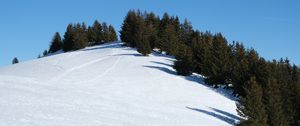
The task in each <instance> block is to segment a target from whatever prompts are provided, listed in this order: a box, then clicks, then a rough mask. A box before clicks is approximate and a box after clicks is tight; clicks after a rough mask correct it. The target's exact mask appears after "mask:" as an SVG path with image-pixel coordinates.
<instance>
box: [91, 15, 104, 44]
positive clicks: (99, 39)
mask: <svg viewBox="0 0 300 126" xmlns="http://www.w3.org/2000/svg"><path fill="white" fill-rule="evenodd" d="M92 36H93V37H92V38H93V39H94V41H95V43H94V44H96V45H98V44H102V43H103V41H104V40H103V27H102V25H101V24H100V22H98V21H97V20H96V21H95V22H94V25H93V35H92Z"/></svg>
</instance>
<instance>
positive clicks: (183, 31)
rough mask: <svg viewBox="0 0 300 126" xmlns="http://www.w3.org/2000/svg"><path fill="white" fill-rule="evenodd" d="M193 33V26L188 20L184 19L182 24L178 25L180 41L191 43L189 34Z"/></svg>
mask: <svg viewBox="0 0 300 126" xmlns="http://www.w3.org/2000/svg"><path fill="white" fill-rule="evenodd" d="M192 34H193V26H192V24H191V22H189V21H188V20H187V19H185V20H184V22H183V24H181V26H180V37H179V38H180V41H181V42H183V43H185V44H187V45H191V41H192V40H191V36H192Z"/></svg>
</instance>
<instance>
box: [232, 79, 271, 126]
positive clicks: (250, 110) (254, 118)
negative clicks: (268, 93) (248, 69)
mask: <svg viewBox="0 0 300 126" xmlns="http://www.w3.org/2000/svg"><path fill="white" fill-rule="evenodd" d="M245 92H246V97H245V98H241V99H240V101H239V104H238V105H237V106H238V109H237V110H238V113H239V115H241V116H242V117H245V118H246V120H242V121H241V122H240V124H239V125H240V126H268V124H267V117H268V116H267V114H266V111H265V106H264V104H263V102H262V96H263V91H262V88H261V86H260V85H259V84H258V83H257V82H256V79H255V77H252V78H251V79H250V80H249V81H248V82H247V83H246V84H245Z"/></svg>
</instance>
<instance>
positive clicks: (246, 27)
mask: <svg viewBox="0 0 300 126" xmlns="http://www.w3.org/2000/svg"><path fill="white" fill-rule="evenodd" d="M129 9H140V10H142V11H144V10H146V11H153V12H155V13H156V14H158V15H162V14H163V13H164V12H168V13H170V14H171V15H178V16H179V17H180V18H181V20H183V19H184V18H188V19H189V20H190V21H191V22H192V24H193V26H194V28H195V29H199V30H201V31H205V30H209V31H211V32H222V33H223V34H224V35H225V36H226V37H227V39H228V41H230V42H231V41H233V40H237V41H241V42H243V43H244V44H245V45H246V46H247V47H254V48H255V49H256V50H257V51H258V52H259V53H260V55H261V56H263V57H265V58H266V59H274V58H276V59H278V58H280V57H288V58H289V59H290V60H291V61H292V62H293V63H295V64H298V65H299V64H300V34H299V33H300V13H299V12H300V2H299V0H277V1H275V0H269V1H268V0H248V1H246V0H244V1H243V0H226V2H225V0H206V1H203V0H82V1H79V0H47V1H46V0H1V2H0V44H1V45H0V67H2V66H5V65H9V64H11V60H12V59H13V57H18V58H19V60H21V61H27V60H31V59H35V58H36V57H37V55H38V54H39V53H42V52H43V50H45V49H48V47H49V43H50V41H51V39H52V37H53V35H54V32H56V31H58V32H60V33H61V35H62V36H63V34H64V31H65V28H66V26H67V24H68V23H71V22H74V23H75V22H82V21H84V22H86V23H87V24H89V25H90V24H92V23H93V21H94V20H95V19H97V20H99V21H100V22H101V21H105V22H108V23H110V24H112V25H113V26H114V27H115V28H116V29H117V30H118V31H119V30H120V26H121V24H122V20H123V19H124V16H125V15H126V13H127V11H128V10H129Z"/></svg>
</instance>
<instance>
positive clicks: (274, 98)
mask: <svg viewBox="0 0 300 126" xmlns="http://www.w3.org/2000/svg"><path fill="white" fill-rule="evenodd" d="M266 86H267V87H266V88H265V95H266V96H265V100H266V109H267V114H268V124H269V125H271V126H288V120H287V117H286V116H285V115H284V108H283V99H282V95H281V93H280V90H281V89H280V84H279V83H278V82H277V80H276V79H275V78H274V77H270V78H269V81H268V83H267V85H266Z"/></svg>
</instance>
